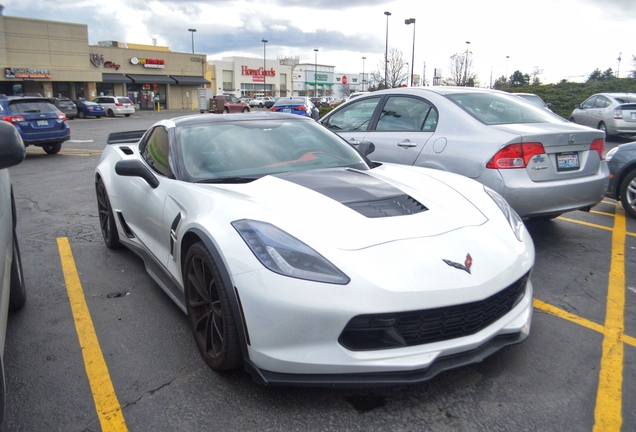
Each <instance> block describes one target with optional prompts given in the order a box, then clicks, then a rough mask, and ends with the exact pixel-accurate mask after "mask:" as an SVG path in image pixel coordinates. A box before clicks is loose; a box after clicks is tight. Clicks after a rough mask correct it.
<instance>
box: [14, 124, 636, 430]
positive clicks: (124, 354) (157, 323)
mask: <svg viewBox="0 0 636 432" xmlns="http://www.w3.org/2000/svg"><path fill="white" fill-rule="evenodd" d="M174 114H175V113H170V112H163V113H147V114H139V113H138V114H136V115H135V116H133V117H130V118H102V119H90V120H73V121H70V122H69V125H70V127H71V131H72V139H71V140H70V141H68V142H66V143H65V144H64V145H63V148H62V151H61V152H60V153H59V154H58V155H53V156H50V155H47V154H45V153H44V151H43V150H42V149H40V148H33V147H29V148H28V150H27V157H26V160H25V161H24V162H23V163H22V164H20V165H18V166H16V167H14V168H11V175H12V179H13V184H14V192H15V197H16V204H17V207H18V236H19V240H20V246H21V250H22V260H23V265H24V271H25V278H26V284H27V291H28V294H27V304H26V306H25V308H24V309H23V310H22V311H20V312H18V313H16V314H13V315H10V317H9V325H8V332H7V341H6V348H5V352H4V356H5V362H6V363H5V364H6V370H5V374H6V378H5V379H6V386H7V402H6V414H5V422H4V426H5V430H6V431H18V430H25V431H54V430H59V431H98V430H114V431H124V430H131V431H147V430H155V431H177V430H179V431H181V430H183V431H186V430H188V431H189V430H245V431H252V430H259V431H261V430H285V431H295V430H298V431H308V430H321V431H322V430H334V431H339V430H364V431H368V430H380V431H415V430H417V431H510V430H533V431H534V430H541V431H566V430H568V431H588V430H623V431H633V430H636V404H635V403H634V400H636V383H635V382H634V379H633V377H634V376H636V220H633V219H629V218H627V217H626V216H625V214H624V212H623V210H622V208H621V207H620V205H617V204H616V203H615V202H614V201H612V200H609V199H607V200H604V201H603V202H602V203H600V204H599V205H598V206H596V207H595V208H594V209H592V211H591V212H589V213H584V212H572V213H567V214H564V215H563V216H561V217H559V218H557V219H555V220H552V221H548V222H528V223H527V227H528V230H529V231H530V233H531V235H532V238H533V240H534V243H535V247H536V265H535V268H534V271H533V275H532V280H533V285H534V290H535V292H534V295H535V313H534V317H533V324H532V330H531V335H530V337H529V338H528V339H527V340H526V341H525V342H523V343H522V344H520V345H516V346H512V347H508V348H505V349H504V350H502V351H500V352H498V353H496V354H495V355H493V356H491V357H489V358H488V359H486V360H485V361H484V362H482V363H481V364H477V365H472V366H469V367H465V368H461V369H457V370H454V371H450V372H446V373H443V374H441V375H439V376H437V377H436V378H435V379H433V380H432V381H429V382H427V383H424V384H421V385H415V386H406V387H390V388H379V389H347V390H342V389H340V390H336V389H305V388H267V387H262V386H259V385H257V384H255V383H253V382H252V381H251V379H250V377H249V376H248V375H247V373H245V372H243V371H235V372H231V373H224V374H219V373H216V372H213V371H212V370H210V369H209V368H208V367H207V366H206V365H205V363H204V362H203V361H202V360H201V358H200V357H199V353H198V351H197V348H196V346H195V343H194V341H193V339H192V336H191V333H190V328H189V325H188V322H187V318H186V316H185V315H184V314H183V313H182V312H181V310H180V309H179V308H178V307H177V306H176V305H175V304H174V303H173V302H172V300H170V299H169V298H168V297H167V296H166V295H165V294H164V293H163V291H161V289H160V288H159V287H158V286H157V285H156V284H155V283H154V282H153V280H152V279H151V278H150V277H149V276H148V275H147V274H146V272H145V269H144V265H143V262H142V261H141V259H139V258H137V256H136V255H134V254H133V253H131V252H129V251H126V250H123V251H118V252H113V251H111V250H109V249H107V248H106V247H105V246H104V244H103V241H102V237H101V233H100V229H99V219H98V216H97V205H96V199H95V189H94V169H95V166H96V165H97V163H98V161H99V157H100V154H101V151H102V149H103V147H104V145H105V142H106V137H107V135H108V133H110V132H118V131H125V130H135V129H145V128H147V127H149V126H150V125H151V124H153V123H154V122H155V121H156V120H158V119H160V118H167V117H170V116H172V115H174ZM178 114H181V113H178ZM246 115H249V114H246ZM627 141H629V140H627V139H621V140H620V141H612V142H608V144H607V148H606V149H607V150H609V148H611V147H613V146H615V145H618V144H619V143H622V142H627Z"/></svg>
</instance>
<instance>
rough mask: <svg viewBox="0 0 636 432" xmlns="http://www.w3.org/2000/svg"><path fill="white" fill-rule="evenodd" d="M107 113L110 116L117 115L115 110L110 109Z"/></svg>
mask: <svg viewBox="0 0 636 432" xmlns="http://www.w3.org/2000/svg"><path fill="white" fill-rule="evenodd" d="M106 115H107V116H108V117H115V113H114V112H113V110H111V109H109V110H108V112H106Z"/></svg>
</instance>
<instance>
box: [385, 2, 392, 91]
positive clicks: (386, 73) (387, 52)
mask: <svg viewBox="0 0 636 432" xmlns="http://www.w3.org/2000/svg"><path fill="white" fill-rule="evenodd" d="M384 15H386V47H385V48H384V88H388V74H389V72H388V71H389V17H390V16H391V12H384Z"/></svg>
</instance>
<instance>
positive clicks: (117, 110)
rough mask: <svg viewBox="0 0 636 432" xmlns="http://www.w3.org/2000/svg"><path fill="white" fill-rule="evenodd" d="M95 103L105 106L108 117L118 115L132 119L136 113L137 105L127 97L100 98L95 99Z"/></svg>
mask: <svg viewBox="0 0 636 432" xmlns="http://www.w3.org/2000/svg"><path fill="white" fill-rule="evenodd" d="M93 102H96V103H98V104H100V105H101V106H103V107H104V111H106V115H107V116H108V117H115V116H116V115H123V116H126V117H130V115H131V114H134V113H135V104H134V103H133V102H132V101H131V100H130V99H129V98H127V97H125V96H100V97H98V98H95V99H93Z"/></svg>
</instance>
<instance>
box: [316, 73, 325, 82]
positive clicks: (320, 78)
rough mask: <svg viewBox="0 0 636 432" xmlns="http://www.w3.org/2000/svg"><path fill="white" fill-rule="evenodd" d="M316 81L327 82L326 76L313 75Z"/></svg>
mask: <svg viewBox="0 0 636 432" xmlns="http://www.w3.org/2000/svg"><path fill="white" fill-rule="evenodd" d="M314 76H315V77H316V81H327V79H328V76H327V75H325V74H315V75H314Z"/></svg>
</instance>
